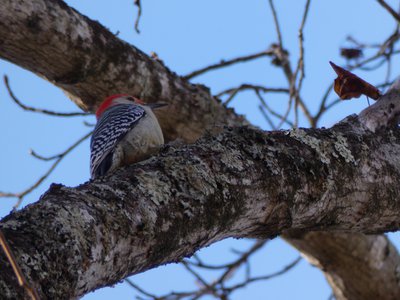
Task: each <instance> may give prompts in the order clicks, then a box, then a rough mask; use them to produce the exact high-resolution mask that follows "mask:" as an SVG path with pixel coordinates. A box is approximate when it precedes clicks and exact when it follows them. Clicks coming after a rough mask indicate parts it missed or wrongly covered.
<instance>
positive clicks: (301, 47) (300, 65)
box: [293, 0, 311, 127]
mask: <svg viewBox="0 0 400 300" xmlns="http://www.w3.org/2000/svg"><path fill="white" fill-rule="evenodd" d="M310 3H311V0H307V2H306V6H305V8H304V13H303V18H302V20H301V24H300V28H299V50H300V51H299V52H300V54H299V59H298V61H297V68H296V71H295V72H294V76H293V77H294V78H293V83H294V84H296V80H297V76H298V74H299V73H300V78H299V81H298V83H297V87H296V90H295V93H296V94H295V95H294V97H295V105H294V110H295V120H294V126H295V127H297V126H298V118H299V116H298V107H299V94H300V90H301V87H302V84H303V80H304V77H305V72H304V45H303V42H304V35H303V30H304V26H305V24H306V20H307V15H308V11H309V10H310Z"/></svg>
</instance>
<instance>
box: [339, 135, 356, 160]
mask: <svg viewBox="0 0 400 300" xmlns="http://www.w3.org/2000/svg"><path fill="white" fill-rule="evenodd" d="M334 148H335V150H336V152H337V153H338V154H339V155H340V156H341V157H343V158H344V160H345V161H346V162H347V163H350V162H351V163H353V164H354V165H357V161H356V160H355V159H354V156H353V154H352V153H351V150H350V148H349V144H348V143H347V139H346V138H345V137H344V136H343V135H341V134H340V133H338V134H336V142H335V143H334Z"/></svg>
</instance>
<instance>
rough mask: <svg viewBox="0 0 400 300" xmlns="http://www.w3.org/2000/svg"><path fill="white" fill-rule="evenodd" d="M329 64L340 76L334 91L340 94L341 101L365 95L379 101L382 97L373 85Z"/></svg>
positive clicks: (336, 80)
mask: <svg viewBox="0 0 400 300" xmlns="http://www.w3.org/2000/svg"><path fill="white" fill-rule="evenodd" d="M329 63H330V64H331V66H332V68H333V70H334V71H335V72H336V74H337V75H338V77H337V78H336V79H335V84H334V86H333V89H334V90H335V92H336V94H338V96H339V97H340V99H343V100H348V99H351V98H358V97H360V96H361V95H365V96H367V97H370V98H372V99H374V100H377V99H378V98H379V97H380V96H381V92H380V91H379V90H378V89H377V88H376V87H374V86H373V85H372V84H369V83H368V82H366V81H365V80H363V79H361V78H360V77H358V76H357V75H355V74H353V73H351V72H349V71H347V70H345V69H343V68H341V67H339V66H337V65H335V64H334V63H333V62H331V61H330V62H329Z"/></svg>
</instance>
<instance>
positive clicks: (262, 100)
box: [255, 91, 294, 129]
mask: <svg viewBox="0 0 400 300" xmlns="http://www.w3.org/2000/svg"><path fill="white" fill-rule="evenodd" d="M255 93H256V96H257V97H258V99H259V100H260V102H261V107H262V108H265V109H266V110H267V111H268V112H269V113H270V114H271V115H273V116H274V117H276V118H278V119H279V120H284V123H286V124H287V125H289V126H290V127H293V125H294V124H293V123H292V122H290V121H289V120H288V119H287V118H285V117H284V116H283V115H281V114H279V113H277V112H276V111H274V110H273V109H272V108H271V107H270V106H269V105H268V103H267V102H266V101H265V100H264V98H263V97H262V96H261V94H260V92H258V91H255ZM261 111H262V112H263V113H265V111H263V110H261ZM281 126H282V124H281ZM278 128H279V127H278V126H274V128H273V129H278Z"/></svg>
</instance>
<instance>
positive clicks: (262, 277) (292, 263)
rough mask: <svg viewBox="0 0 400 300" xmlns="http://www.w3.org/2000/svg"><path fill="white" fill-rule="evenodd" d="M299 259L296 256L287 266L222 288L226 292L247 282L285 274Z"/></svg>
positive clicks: (245, 284)
mask: <svg viewBox="0 0 400 300" xmlns="http://www.w3.org/2000/svg"><path fill="white" fill-rule="evenodd" d="M300 261H301V257H300V256H299V257H298V258H296V259H295V260H294V261H293V262H291V263H290V264H288V265H287V266H285V267H284V268H283V269H282V270H280V271H278V272H275V273H272V274H269V275H265V276H257V277H252V278H250V279H248V280H246V281H244V282H242V283H239V284H236V285H233V286H231V287H229V288H224V290H225V291H227V292H231V291H233V290H236V289H239V288H241V287H244V286H247V285H248V284H249V283H252V282H255V281H260V280H268V279H271V278H274V277H277V276H279V275H282V274H285V273H286V272H287V271H289V270H291V269H293V268H294V267H295V266H296V265H297V264H298V263H299V262H300Z"/></svg>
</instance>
